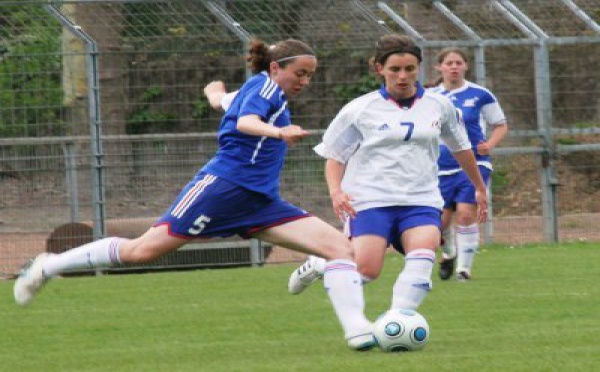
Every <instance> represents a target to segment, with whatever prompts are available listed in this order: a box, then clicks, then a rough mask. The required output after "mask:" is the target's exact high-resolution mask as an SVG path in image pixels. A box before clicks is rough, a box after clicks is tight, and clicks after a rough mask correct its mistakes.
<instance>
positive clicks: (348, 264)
mask: <svg viewBox="0 0 600 372" xmlns="http://www.w3.org/2000/svg"><path fill="white" fill-rule="evenodd" d="M323 283H324V285H325V290H326V291H327V294H328V295H329V299H330V300H331V304H332V305H333V308H334V310H335V313H336V315H337V317H338V319H339V320H340V323H341V325H342V328H343V329H344V334H345V337H346V338H350V337H354V336H356V335H358V334H361V333H364V332H365V330H368V329H370V325H371V323H370V322H369V320H367V318H366V317H365V314H364V310H365V300H364V297H363V288H362V281H361V278H360V274H359V273H358V271H357V270H356V263H354V262H352V261H350V260H332V261H329V262H327V264H326V265H325V273H324V275H323Z"/></svg>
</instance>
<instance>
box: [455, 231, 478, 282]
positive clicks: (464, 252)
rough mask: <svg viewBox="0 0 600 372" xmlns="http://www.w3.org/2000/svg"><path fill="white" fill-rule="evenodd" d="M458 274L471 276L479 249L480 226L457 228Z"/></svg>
mask: <svg viewBox="0 0 600 372" xmlns="http://www.w3.org/2000/svg"><path fill="white" fill-rule="evenodd" d="M456 249H457V251H458V256H457V260H456V272H457V273H458V272H461V271H464V272H466V273H467V274H469V275H471V268H472V267H473V261H474V259H475V254H476V253H477V250H478V249H479V225H478V224H476V223H474V224H472V225H469V226H460V225H457V226H456Z"/></svg>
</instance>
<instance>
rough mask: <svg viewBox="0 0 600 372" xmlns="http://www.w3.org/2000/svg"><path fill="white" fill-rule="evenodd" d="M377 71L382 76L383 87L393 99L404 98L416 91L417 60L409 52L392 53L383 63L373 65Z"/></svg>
mask: <svg viewBox="0 0 600 372" xmlns="http://www.w3.org/2000/svg"><path fill="white" fill-rule="evenodd" d="M375 67H376V70H377V73H378V74H379V75H380V76H382V77H383V80H384V82H385V89H386V90H387V92H388V93H389V94H390V96H392V97H393V98H394V99H396V100H398V99H406V98H410V97H412V96H414V95H415V94H416V93H417V87H416V83H417V78H418V75H419V60H418V59H417V57H416V56H414V55H412V54H410V53H402V54H392V55H390V56H389V57H388V58H387V60H386V61H385V64H383V65H382V64H380V63H377V64H376V65H375Z"/></svg>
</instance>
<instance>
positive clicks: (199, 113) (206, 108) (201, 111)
mask: <svg viewBox="0 0 600 372" xmlns="http://www.w3.org/2000/svg"><path fill="white" fill-rule="evenodd" d="M209 113H210V105H209V104H208V100H207V99H206V98H200V99H199V100H197V101H196V102H195V103H194V110H193V111H192V117H193V118H194V119H203V118H207V117H208V115H209Z"/></svg>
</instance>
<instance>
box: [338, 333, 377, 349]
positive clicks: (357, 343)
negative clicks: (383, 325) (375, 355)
mask: <svg viewBox="0 0 600 372" xmlns="http://www.w3.org/2000/svg"><path fill="white" fill-rule="evenodd" d="M346 341H348V347H349V348H350V349H353V350H356V351H368V350H371V349H372V348H373V347H375V346H377V340H375V337H374V336H373V334H372V333H371V332H368V333H363V334H360V335H357V336H353V337H350V338H348V339H346Z"/></svg>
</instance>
